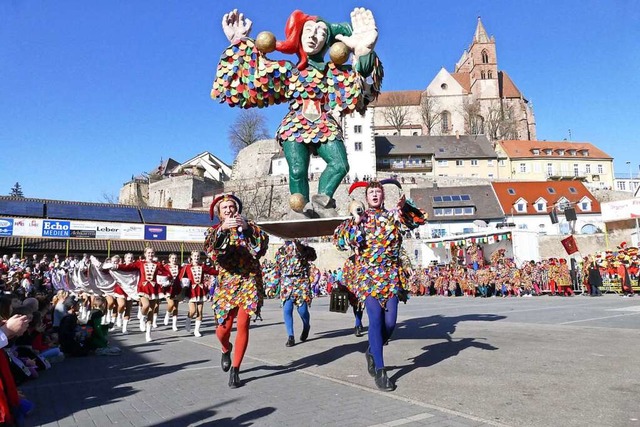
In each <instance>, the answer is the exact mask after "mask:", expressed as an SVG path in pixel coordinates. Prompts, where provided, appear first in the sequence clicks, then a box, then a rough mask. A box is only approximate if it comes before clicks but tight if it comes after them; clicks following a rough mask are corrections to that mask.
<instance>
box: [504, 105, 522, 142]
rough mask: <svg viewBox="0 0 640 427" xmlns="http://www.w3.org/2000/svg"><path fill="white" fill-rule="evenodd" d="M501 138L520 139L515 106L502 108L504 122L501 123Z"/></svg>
mask: <svg viewBox="0 0 640 427" xmlns="http://www.w3.org/2000/svg"><path fill="white" fill-rule="evenodd" d="M500 138H502V139H518V122H517V121H516V113H515V111H514V109H513V105H508V106H504V105H503V107H502V121H501V122H500Z"/></svg>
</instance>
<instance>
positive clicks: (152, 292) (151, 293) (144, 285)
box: [115, 247, 171, 342]
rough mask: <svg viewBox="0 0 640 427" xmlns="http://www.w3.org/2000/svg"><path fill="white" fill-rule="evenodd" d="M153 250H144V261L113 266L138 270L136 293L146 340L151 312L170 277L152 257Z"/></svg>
mask: <svg viewBox="0 0 640 427" xmlns="http://www.w3.org/2000/svg"><path fill="white" fill-rule="evenodd" d="M154 256H155V251H154V250H153V248H151V247H148V248H146V249H145V250H144V258H145V259H144V261H134V262H132V263H131V264H119V265H117V266H115V268H116V269H117V270H119V271H138V272H139V273H140V279H139V281H138V295H139V296H140V303H141V305H142V315H143V318H145V317H146V327H145V332H146V337H145V338H146V340H147V342H151V327H152V326H151V323H152V321H153V313H154V311H155V308H156V306H157V305H158V303H159V301H160V298H162V296H163V293H162V285H161V283H162V284H164V283H166V281H167V280H170V278H171V272H170V271H169V269H168V268H167V267H166V266H165V265H163V264H161V263H159V262H157V261H154V260H153V258H154Z"/></svg>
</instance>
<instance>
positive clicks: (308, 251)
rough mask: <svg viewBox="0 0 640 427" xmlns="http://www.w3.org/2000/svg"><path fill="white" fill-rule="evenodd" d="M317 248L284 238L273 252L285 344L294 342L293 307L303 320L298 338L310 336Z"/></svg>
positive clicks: (303, 338) (291, 344)
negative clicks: (312, 267)
mask: <svg viewBox="0 0 640 427" xmlns="http://www.w3.org/2000/svg"><path fill="white" fill-rule="evenodd" d="M316 257H317V256H316V251H315V249H313V248H312V247H311V246H307V245H305V244H303V243H301V242H300V241H299V240H297V239H296V240H287V241H285V242H284V244H283V245H282V246H281V247H280V248H279V249H278V251H277V252H276V259H275V263H276V267H275V268H276V269H277V270H278V273H277V274H278V276H279V277H280V301H281V302H282V313H283V316H284V324H285V327H286V329H287V335H288V338H287V342H286V344H285V345H286V346H287V347H293V346H294V345H295V338H294V335H293V307H294V306H295V307H296V308H297V310H298V314H299V315H300V319H302V334H301V335H300V341H302V342H304V341H306V340H307V338H308V337H309V330H310V329H311V316H310V314H309V306H310V305H311V299H312V298H313V294H312V292H311V278H310V273H311V271H310V270H311V265H310V262H311V261H315V259H316Z"/></svg>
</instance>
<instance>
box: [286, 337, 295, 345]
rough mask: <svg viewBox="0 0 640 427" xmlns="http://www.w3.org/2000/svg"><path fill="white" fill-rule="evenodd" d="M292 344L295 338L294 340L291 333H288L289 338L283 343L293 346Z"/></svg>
mask: <svg viewBox="0 0 640 427" xmlns="http://www.w3.org/2000/svg"><path fill="white" fill-rule="evenodd" d="M294 345H296V340H295V338H293V335H289V338H288V339H287V342H286V343H285V346H287V347H293V346H294Z"/></svg>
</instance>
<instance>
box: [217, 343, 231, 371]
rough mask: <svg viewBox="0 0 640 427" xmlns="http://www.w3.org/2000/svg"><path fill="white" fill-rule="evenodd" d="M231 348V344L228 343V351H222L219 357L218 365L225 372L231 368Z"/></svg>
mask: <svg viewBox="0 0 640 427" xmlns="http://www.w3.org/2000/svg"><path fill="white" fill-rule="evenodd" d="M231 350H233V346H232V345H231V343H229V351H227V352H226V353H222V357H221V358H220V367H221V368H222V370H223V371H224V372H227V371H228V370H229V368H231Z"/></svg>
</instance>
